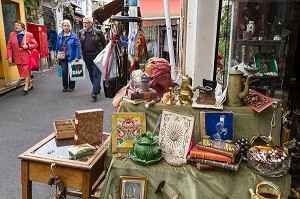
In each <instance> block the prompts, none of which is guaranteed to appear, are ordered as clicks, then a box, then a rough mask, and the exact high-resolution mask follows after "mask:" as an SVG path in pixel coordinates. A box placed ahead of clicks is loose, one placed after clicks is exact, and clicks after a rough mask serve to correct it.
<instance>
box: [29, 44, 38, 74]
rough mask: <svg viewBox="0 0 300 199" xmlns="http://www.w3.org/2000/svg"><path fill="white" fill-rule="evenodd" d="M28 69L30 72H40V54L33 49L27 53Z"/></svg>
mask: <svg viewBox="0 0 300 199" xmlns="http://www.w3.org/2000/svg"><path fill="white" fill-rule="evenodd" d="M29 53H30V55H29V68H30V70H32V71H39V70H40V64H39V59H40V53H39V51H37V50H36V49H33V50H32V51H29Z"/></svg>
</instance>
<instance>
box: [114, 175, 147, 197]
mask: <svg viewBox="0 0 300 199" xmlns="http://www.w3.org/2000/svg"><path fill="white" fill-rule="evenodd" d="M147 183H148V178H147V177H142V176H120V192H119V199H127V198H139V199H146V198H147Z"/></svg>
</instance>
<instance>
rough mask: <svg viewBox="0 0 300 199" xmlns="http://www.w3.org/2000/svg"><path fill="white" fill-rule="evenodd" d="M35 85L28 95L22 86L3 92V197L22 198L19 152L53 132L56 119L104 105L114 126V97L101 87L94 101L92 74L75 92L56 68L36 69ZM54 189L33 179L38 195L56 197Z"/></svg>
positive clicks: (0, 122)
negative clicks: (66, 89) (65, 89)
mask: <svg viewBox="0 0 300 199" xmlns="http://www.w3.org/2000/svg"><path fill="white" fill-rule="evenodd" d="M86 72H87V71H86ZM33 86H34V89H33V90H31V91H29V93H28V95H26V96H24V95H23V89H22V88H21V87H20V88H17V89H14V90H11V91H10V92H7V93H5V94H3V95H0V126H1V128H0V135H1V136H0V141H1V145H0V151H1V156H0V162H1V167H0V178H2V179H3V180H2V182H1V186H0V195H1V199H11V198H22V197H21V192H22V189H21V171H20V168H21V167H20V164H21V161H20V160H19V159H18V156H19V155H20V154H21V153H23V152H24V151H26V150H27V149H29V148H30V147H32V146H33V145H35V144H37V143H38V142H39V141H41V140H42V139H44V138H45V137H47V136H48V135H49V134H51V133H52V132H53V131H54V129H53V121H54V120H63V119H72V118H74V114H75V111H76V110H85V109H94V108H102V109H103V110H104V119H103V123H104V124H103V128H104V131H106V132H110V130H111V113H112V112H115V109H114V107H113V105H112V99H108V98H105V97H104V92H103V91H102V90H101V94H100V96H99V97H98V100H97V101H96V102H93V99H92V98H91V89H92V86H91V83H90V80H89V77H87V79H86V80H83V81H77V82H76V87H75V91H74V92H63V91H62V90H63V87H62V81H61V78H60V77H58V76H57V69H56V68H53V69H50V70H47V71H46V70H45V71H44V72H42V73H36V74H35V75H34V79H33ZM54 192H55V187H51V186H49V185H47V184H41V183H33V198H34V199H46V198H53V196H54ZM68 198H69V199H72V198H74V199H75V197H68Z"/></svg>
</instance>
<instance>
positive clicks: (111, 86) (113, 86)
mask: <svg viewBox="0 0 300 199" xmlns="http://www.w3.org/2000/svg"><path fill="white" fill-rule="evenodd" d="M103 88H104V95H105V97H106V98H114V97H115V96H116V93H117V92H118V90H119V88H120V80H119V77H113V78H108V79H105V80H103Z"/></svg>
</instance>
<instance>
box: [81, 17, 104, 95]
mask: <svg viewBox="0 0 300 199" xmlns="http://www.w3.org/2000/svg"><path fill="white" fill-rule="evenodd" d="M83 27H84V29H82V30H80V31H79V39H80V42H81V49H82V56H83V59H84V62H85V65H86V67H87V69H88V71H89V75H90V80H91V83H92V85H93V88H92V98H93V99H94V100H97V94H99V93H100V89H101V86H100V82H101V75H102V74H101V71H100V70H99V68H98V67H97V66H96V65H95V63H94V59H95V58H96V56H97V55H98V54H99V53H100V52H101V51H102V50H103V49H104V47H105V46H106V40H105V37H104V35H103V33H102V31H101V30H98V29H96V28H94V27H93V18H92V17H90V16H86V17H84V18H83Z"/></svg>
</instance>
